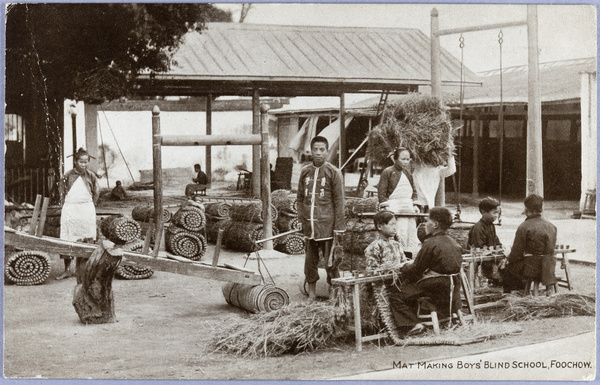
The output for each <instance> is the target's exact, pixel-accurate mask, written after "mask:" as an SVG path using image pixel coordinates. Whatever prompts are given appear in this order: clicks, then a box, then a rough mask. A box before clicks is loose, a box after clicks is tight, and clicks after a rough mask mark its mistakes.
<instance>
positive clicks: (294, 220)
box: [275, 213, 302, 233]
mask: <svg viewBox="0 0 600 385" xmlns="http://www.w3.org/2000/svg"><path fill="white" fill-rule="evenodd" d="M275 225H276V226H277V228H278V229H279V231H281V232H282V233H285V232H286V231H290V230H302V223H300V220H299V219H298V217H296V216H290V215H288V214H286V213H279V217H278V218H277V221H275Z"/></svg>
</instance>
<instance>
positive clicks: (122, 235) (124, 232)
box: [100, 215, 142, 245]
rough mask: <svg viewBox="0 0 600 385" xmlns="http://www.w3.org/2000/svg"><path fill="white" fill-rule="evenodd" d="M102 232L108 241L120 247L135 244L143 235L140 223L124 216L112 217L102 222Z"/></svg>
mask: <svg viewBox="0 0 600 385" xmlns="http://www.w3.org/2000/svg"><path fill="white" fill-rule="evenodd" d="M100 231H101V232H102V235H104V236H105V237H106V238H107V239H108V240H110V241H111V242H113V243H115V244H120V245H122V244H124V243H128V242H133V241H135V240H137V239H139V238H140V236H141V234H142V229H141V227H140V225H139V223H137V222H136V221H134V220H133V219H129V218H126V217H124V216H122V215H112V216H110V217H108V218H106V219H105V220H103V221H102V222H100Z"/></svg>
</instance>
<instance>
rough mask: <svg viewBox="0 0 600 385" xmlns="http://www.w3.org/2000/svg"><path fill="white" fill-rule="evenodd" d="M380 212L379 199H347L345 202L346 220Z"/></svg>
mask: <svg viewBox="0 0 600 385" xmlns="http://www.w3.org/2000/svg"><path fill="white" fill-rule="evenodd" d="M377 211H379V201H378V200H377V198H346V199H345V200H344V215H345V216H346V218H356V217H358V216H359V215H360V214H362V213H376V212H377Z"/></svg>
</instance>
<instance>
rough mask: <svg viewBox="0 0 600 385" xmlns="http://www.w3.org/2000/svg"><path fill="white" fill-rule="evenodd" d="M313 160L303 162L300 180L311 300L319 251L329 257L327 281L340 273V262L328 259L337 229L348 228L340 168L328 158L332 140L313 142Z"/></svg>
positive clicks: (312, 299) (301, 216)
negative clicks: (304, 164) (338, 267)
mask: <svg viewBox="0 0 600 385" xmlns="http://www.w3.org/2000/svg"><path fill="white" fill-rule="evenodd" d="M310 148H311V153H312V157H313V160H312V163H311V164H308V165H306V166H304V167H303V168H302V171H301V172H300V179H299V181H298V196H297V198H298V206H299V207H298V218H299V219H300V222H301V223H302V231H303V232H304V235H305V236H306V238H307V242H306V258H305V261H304V275H305V279H306V283H307V284H308V298H309V301H314V299H315V298H316V285H317V281H318V280H319V273H318V267H317V265H318V263H319V253H321V254H322V255H323V257H324V259H326V260H327V263H326V266H327V268H326V271H327V283H329V284H330V285H331V279H332V278H337V277H339V271H338V270H337V264H336V263H335V262H339V261H329V258H332V257H331V256H330V254H331V248H332V245H333V232H334V230H341V231H343V230H345V226H346V224H345V219H344V181H343V178H342V173H341V172H340V170H339V169H338V168H337V167H335V166H333V165H332V164H331V163H328V162H326V161H325V159H327V154H328V152H329V143H328V141H327V139H326V138H324V137H322V136H316V137H314V138H313V139H312V140H311V142H310Z"/></svg>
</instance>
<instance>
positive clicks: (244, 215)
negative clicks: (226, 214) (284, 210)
mask: <svg viewBox="0 0 600 385" xmlns="http://www.w3.org/2000/svg"><path fill="white" fill-rule="evenodd" d="M230 213H231V219H233V220H234V221H238V222H256V223H263V215H262V202H260V201H259V202H252V203H234V204H233V205H231V209H230ZM277 216H278V213H277V209H276V208H275V206H273V205H272V204H271V219H272V220H273V222H274V221H275V220H277Z"/></svg>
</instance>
